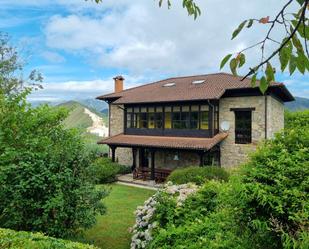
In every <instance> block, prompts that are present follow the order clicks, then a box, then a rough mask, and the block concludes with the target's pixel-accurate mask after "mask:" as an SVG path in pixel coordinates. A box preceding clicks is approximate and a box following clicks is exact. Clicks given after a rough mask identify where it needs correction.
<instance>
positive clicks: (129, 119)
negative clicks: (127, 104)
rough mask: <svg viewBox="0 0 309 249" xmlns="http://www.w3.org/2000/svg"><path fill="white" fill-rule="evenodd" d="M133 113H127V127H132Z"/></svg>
mask: <svg viewBox="0 0 309 249" xmlns="http://www.w3.org/2000/svg"><path fill="white" fill-rule="evenodd" d="M131 117H132V114H131V113H128V114H127V128H131V124H132V122H131V121H132V120H131Z"/></svg>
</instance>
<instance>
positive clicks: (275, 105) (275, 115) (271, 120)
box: [267, 96, 284, 138]
mask: <svg viewBox="0 0 309 249" xmlns="http://www.w3.org/2000/svg"><path fill="white" fill-rule="evenodd" d="M267 121H268V123H267V138H273V137H274V135H275V133H277V132H279V131H281V130H283V128H284V104H283V103H282V102H281V101H279V100H278V99H276V98H273V97H271V96H268V98H267Z"/></svg>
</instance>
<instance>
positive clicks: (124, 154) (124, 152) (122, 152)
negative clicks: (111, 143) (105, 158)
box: [109, 104, 133, 166]
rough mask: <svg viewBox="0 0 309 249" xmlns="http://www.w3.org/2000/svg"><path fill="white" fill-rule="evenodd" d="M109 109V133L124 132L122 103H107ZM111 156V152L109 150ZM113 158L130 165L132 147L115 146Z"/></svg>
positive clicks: (112, 134)
mask: <svg viewBox="0 0 309 249" xmlns="http://www.w3.org/2000/svg"><path fill="white" fill-rule="evenodd" d="M109 111H110V134H109V136H115V135H118V134H120V133H123V132H124V127H123V125H124V111H123V106H122V105H114V104H110V105H109ZM110 156H111V152H110ZM115 159H116V161H117V162H118V163H119V164H122V165H127V166H132V162H133V159H132V149H131V148H117V149H116V153H115Z"/></svg>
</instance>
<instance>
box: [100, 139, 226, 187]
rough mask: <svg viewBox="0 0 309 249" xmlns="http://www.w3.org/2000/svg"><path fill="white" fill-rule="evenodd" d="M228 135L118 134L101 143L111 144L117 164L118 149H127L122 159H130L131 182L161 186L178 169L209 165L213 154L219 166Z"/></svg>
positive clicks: (112, 153)
mask: <svg viewBox="0 0 309 249" xmlns="http://www.w3.org/2000/svg"><path fill="white" fill-rule="evenodd" d="M226 136H227V134H226V133H219V134H217V135H215V136H214V137H212V138H192V137H162V136H137V135H124V134H119V135H116V136H113V137H110V138H107V139H105V140H102V141H100V142H99V144H107V145H109V147H110V149H111V158H112V161H114V162H115V161H116V155H117V148H127V149H125V150H126V152H125V153H122V155H121V156H122V157H126V158H130V160H131V163H130V165H132V166H131V168H132V171H133V175H132V178H133V179H132V180H130V181H137V182H140V181H141V182H146V181H152V182H156V183H162V182H164V181H165V179H166V178H167V176H168V175H169V174H170V173H171V172H172V170H173V169H175V168H178V167H184V166H193V165H199V166H203V165H210V164H209V163H205V162H207V160H208V159H209V158H210V156H211V155H214V156H215V157H216V159H217V160H218V165H220V147H219V146H218V144H219V143H220V142H221V141H222V140H223V139H224V138H226ZM118 156H119V154H118Z"/></svg>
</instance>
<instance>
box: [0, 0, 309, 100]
mask: <svg viewBox="0 0 309 249" xmlns="http://www.w3.org/2000/svg"><path fill="white" fill-rule="evenodd" d="M198 2H199V4H200V7H201V9H202V13H203V14H202V16H201V17H200V18H198V20H197V21H194V20H193V19H192V18H191V17H188V16H187V14H186V12H185V11H184V10H183V9H182V8H181V6H180V5H179V6H178V4H177V2H176V1H175V3H174V6H173V8H172V9H171V10H167V9H166V8H161V9H160V8H158V4H157V2H156V1H146V0H135V1H132V0H117V1H115V0H105V1H103V3H102V4H101V5H96V4H94V3H93V2H91V1H89V2H85V1H83V0H24V1H19V0H0V5H1V10H0V18H1V23H0V30H1V31H3V32H7V33H8V34H9V35H10V36H11V37H12V42H13V44H14V45H16V46H17V47H18V49H19V51H20V53H21V55H22V56H23V58H25V60H26V61H27V65H26V67H25V71H26V72H29V71H30V70H31V69H38V70H39V71H41V72H42V74H43V75H44V84H43V85H44V88H45V89H44V90H42V91H38V92H36V93H35V94H33V95H32V96H31V98H30V99H31V100H33V101H38V100H45V101H61V100H69V99H76V98H93V97H95V96H97V95H100V94H103V93H106V92H110V91H112V89H113V81H112V77H114V76H115V75H119V74H121V75H124V76H125V78H126V81H125V87H126V88H128V87H132V86H136V85H139V84H143V83H147V82H151V81H155V80H160V79H162V78H165V77H170V76H181V75H194V74H205V73H213V72H218V71H219V66H218V65H219V63H220V60H221V59H222V57H223V56H224V55H225V54H227V53H230V52H237V51H238V50H239V49H241V48H244V47H246V46H248V45H250V44H252V43H254V42H256V41H257V40H258V39H261V38H262V36H263V34H264V33H265V31H266V29H265V27H260V26H259V27H256V29H255V31H254V32H246V33H244V34H241V35H240V36H239V38H238V39H236V40H235V41H231V40H230V37H231V32H232V31H233V29H234V28H235V27H236V26H237V25H238V24H239V23H240V22H241V21H242V20H243V19H245V18H249V17H263V16H267V15H270V16H272V15H274V13H275V12H276V11H277V10H278V2H282V3H284V2H285V1H283V0H279V1H278V0H260V1H250V3H248V1H245V0H235V1H225V0H209V1H202V0H200V1H198ZM251 2H252V3H251ZM265 6H267V8H265ZM276 35H278V36H280V32H277V33H276ZM271 48H273V45H270V46H269V47H268V49H271ZM248 56H249V63H248V66H247V68H248V67H249V66H252V65H254V63H256V62H258V60H259V58H260V54H259V51H258V50H255V51H251V52H250V53H249V54H248ZM275 63H276V62H275ZM247 68H244V69H243V71H241V72H240V73H245V72H246V70H247ZM225 71H228V69H225ZM277 80H278V81H283V82H285V83H286V84H287V86H288V88H289V89H290V91H291V92H292V93H293V94H295V95H296V96H302V97H308V96H309V84H308V82H309V81H308V80H309V77H308V76H302V75H299V74H295V75H293V76H292V77H290V76H289V75H288V74H287V73H284V74H282V73H278V74H277Z"/></svg>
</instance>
